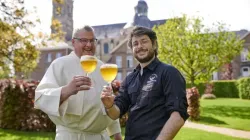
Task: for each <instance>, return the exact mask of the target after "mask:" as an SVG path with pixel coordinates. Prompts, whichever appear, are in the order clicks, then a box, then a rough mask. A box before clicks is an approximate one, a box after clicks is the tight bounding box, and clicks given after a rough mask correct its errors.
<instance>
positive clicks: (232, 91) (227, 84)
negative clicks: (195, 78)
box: [186, 80, 239, 98]
mask: <svg viewBox="0 0 250 140" xmlns="http://www.w3.org/2000/svg"><path fill="white" fill-rule="evenodd" d="M210 83H212V84H213V92H212V93H213V94H214V95H215V96H216V97H221V98H239V92H238V88H237V81H236V80H219V81H211V82H210ZM186 86H187V88H190V87H191V86H190V84H187V85H186ZM195 87H197V88H198V90H199V93H200V95H203V94H204V91H205V89H206V84H205V83H199V84H197V85H195Z"/></svg>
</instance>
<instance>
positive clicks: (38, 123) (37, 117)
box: [0, 79, 55, 131]
mask: <svg viewBox="0 0 250 140" xmlns="http://www.w3.org/2000/svg"><path fill="white" fill-rule="evenodd" d="M37 84H38V82H35V81H24V80H14V79H4V80H0V128H7V129H15V130H25V131H55V125H54V124H53V123H52V122H51V121H50V119H49V117H48V116H47V115H46V114H45V113H43V112H42V111H40V110H37V109H35V108H34V96H35V88H36V86H37Z"/></svg>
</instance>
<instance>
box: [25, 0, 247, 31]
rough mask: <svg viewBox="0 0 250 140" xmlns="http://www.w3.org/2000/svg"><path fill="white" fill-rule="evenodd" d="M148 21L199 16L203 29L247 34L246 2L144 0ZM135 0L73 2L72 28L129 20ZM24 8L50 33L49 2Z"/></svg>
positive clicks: (33, 0)
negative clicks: (221, 27)
mask: <svg viewBox="0 0 250 140" xmlns="http://www.w3.org/2000/svg"><path fill="white" fill-rule="evenodd" d="M145 1H146V2H147V4H148V7H149V10H148V17H149V19H151V20H158V19H167V18H171V17H174V16H179V15H181V14H183V13H185V14H187V15H189V16H197V15H198V16H202V17H203V18H204V22H205V24H206V25H207V26H210V25H212V23H214V22H216V21H222V22H224V23H226V24H227V25H230V26H229V28H230V30H241V29H247V30H249V31H250V16H249V14H250V0H145ZM137 2H138V0H74V11H73V13H74V28H77V27H80V26H82V25H84V24H89V25H102V24H112V23H121V22H128V21H131V20H132V18H133V15H134V6H135V5H136V4H137ZM25 5H26V7H27V8H28V9H31V8H32V7H34V6H36V7H37V11H38V12H37V15H38V16H39V17H40V19H41V22H42V23H41V24H42V25H41V26H39V27H37V30H41V31H43V32H46V33H49V32H50V23H51V15H52V0H39V1H36V0H25Z"/></svg>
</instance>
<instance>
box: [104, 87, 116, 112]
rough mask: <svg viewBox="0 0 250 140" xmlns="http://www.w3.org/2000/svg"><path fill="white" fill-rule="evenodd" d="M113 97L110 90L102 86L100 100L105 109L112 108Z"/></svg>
mask: <svg viewBox="0 0 250 140" xmlns="http://www.w3.org/2000/svg"><path fill="white" fill-rule="evenodd" d="M114 99H115V96H114V95H113V94H112V89H111V88H110V87H108V86H104V88H103V90H102V93H101V100H102V102H103V104H104V106H105V108H106V109H109V108H111V107H113V105H114Z"/></svg>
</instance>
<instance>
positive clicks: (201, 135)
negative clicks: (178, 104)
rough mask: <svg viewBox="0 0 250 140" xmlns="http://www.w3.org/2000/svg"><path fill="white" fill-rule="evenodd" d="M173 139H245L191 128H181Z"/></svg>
mask: <svg viewBox="0 0 250 140" xmlns="http://www.w3.org/2000/svg"><path fill="white" fill-rule="evenodd" d="M174 140H246V139H242V138H236V137H231V136H226V135H222V134H218V133H212V132H206V131H202V130H197V129H192V128H182V129H181V130H180V131H179V133H178V134H177V136H176V137H175V138H174Z"/></svg>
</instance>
